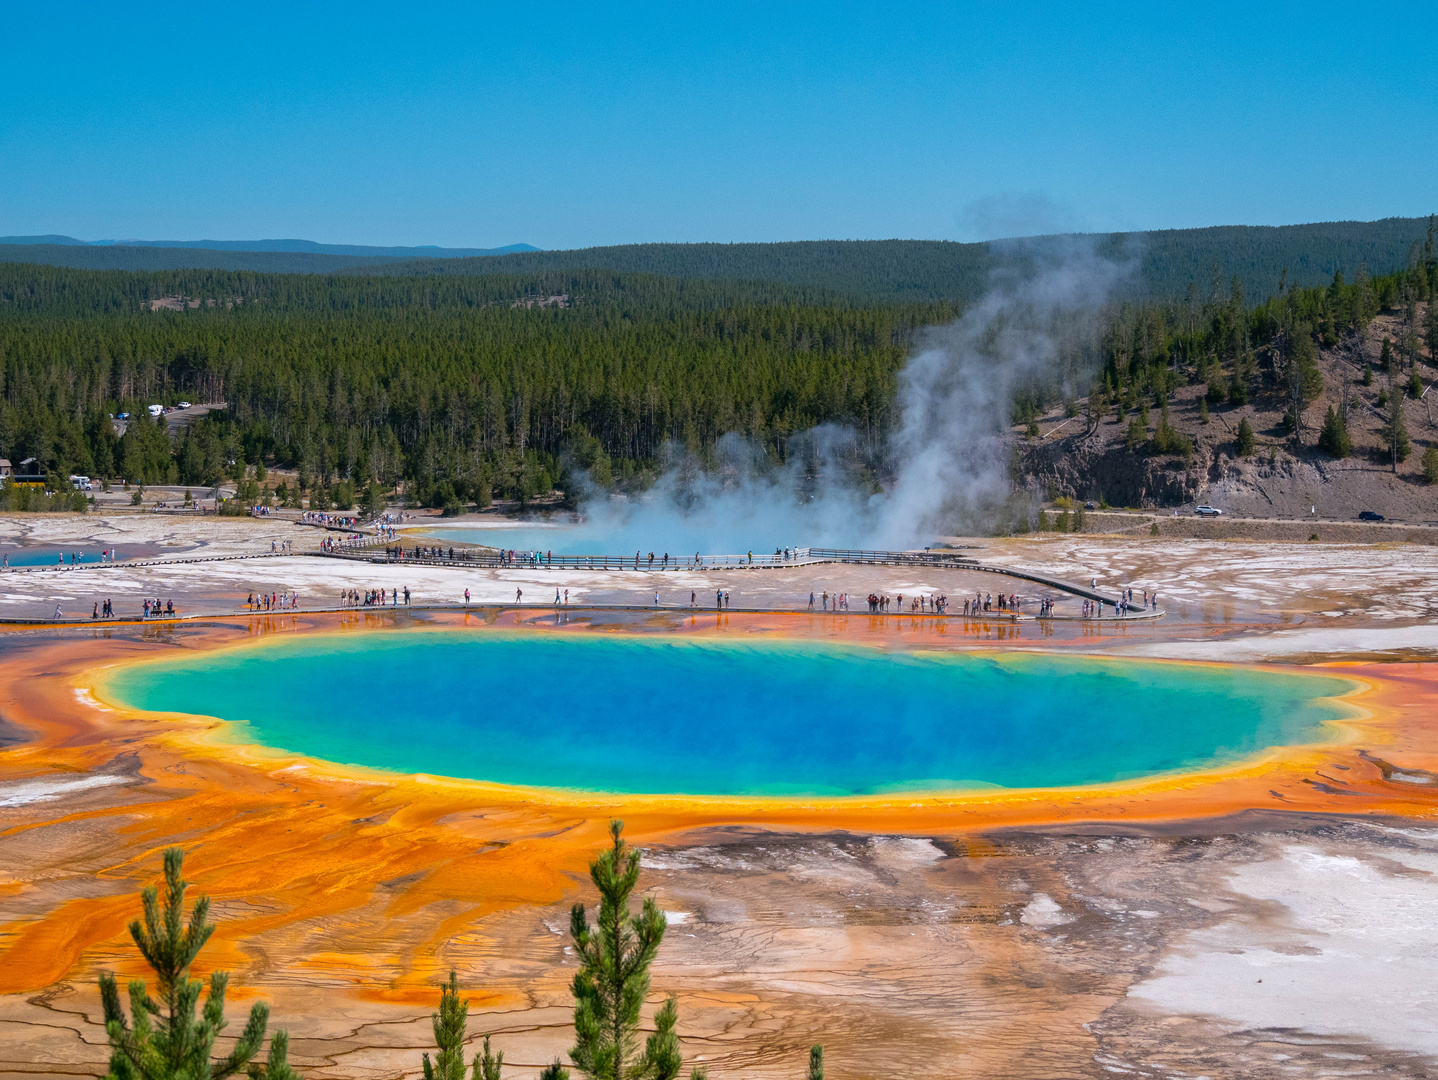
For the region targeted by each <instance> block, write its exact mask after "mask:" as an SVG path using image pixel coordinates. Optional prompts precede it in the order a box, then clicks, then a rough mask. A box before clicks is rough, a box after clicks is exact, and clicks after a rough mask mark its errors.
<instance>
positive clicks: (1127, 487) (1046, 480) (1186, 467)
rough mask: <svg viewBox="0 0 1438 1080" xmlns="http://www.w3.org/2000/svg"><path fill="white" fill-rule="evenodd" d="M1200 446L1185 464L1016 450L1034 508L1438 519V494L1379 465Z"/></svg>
mask: <svg viewBox="0 0 1438 1080" xmlns="http://www.w3.org/2000/svg"><path fill="white" fill-rule="evenodd" d="M1230 450H1231V447H1229V446H1226V445H1225V444H1219V445H1218V446H1205V445H1202V444H1200V445H1199V446H1198V447H1197V448H1196V449H1195V450H1194V452H1193V454H1192V456H1191V457H1190V458H1188V459H1187V460H1184V459H1183V458H1182V457H1179V456H1176V455H1155V454H1151V453H1145V452H1144V451H1143V450H1142V449H1140V450H1136V451H1135V450H1129V449H1128V447H1127V446H1125V445H1124V444H1123V443H1120V442H1115V441H1113V440H1104V439H1103V438H1102V437H1099V438H1089V437H1083V436H1081V437H1078V438H1072V439H1067V440H1063V441H1054V442H1051V443H1033V442H1020V443H1018V444H1017V450H1016V454H1017V459H1016V471H1017V473H1018V479H1017V482H1018V484H1019V486H1021V487H1023V488H1024V489H1025V490H1027V491H1028V492H1029V493H1030V494H1031V495H1032V496H1033V497H1034V498H1036V499H1039V500H1049V499H1053V498H1056V497H1058V496H1065V495H1066V496H1068V497H1069V498H1074V499H1091V500H1093V501H1094V502H1098V501H1099V500H1100V498H1102V499H1104V500H1106V501H1107V502H1108V503H1109V505H1111V506H1131V507H1138V508H1142V509H1166V508H1169V507H1179V506H1185V505H1188V506H1191V505H1192V504H1194V503H1198V502H1207V503H1212V504H1213V505H1214V506H1219V507H1222V508H1223V509H1224V510H1225V511H1226V512H1228V513H1230V514H1240V515H1248V516H1253V517H1283V518H1287V517H1305V518H1306V517H1308V516H1309V515H1310V514H1313V515H1316V516H1318V517H1325V518H1340V519H1348V518H1356V517H1357V515H1358V513H1359V512H1360V511H1362V510H1372V511H1376V512H1377V513H1380V514H1383V515H1385V516H1386V517H1388V518H1389V519H1390V520H1394V521H1409V522H1422V521H1429V520H1432V519H1434V518H1435V517H1438V485H1430V484H1424V483H1422V482H1421V481H1420V480H1419V479H1418V478H1416V477H1413V476H1410V475H1404V474H1401V473H1400V474H1398V475H1394V473H1393V472H1392V469H1391V467H1390V466H1389V465H1388V464H1387V463H1386V462H1383V461H1381V460H1378V459H1377V458H1376V457H1375V456H1374V455H1371V454H1370V455H1357V454H1355V455H1354V456H1352V457H1349V458H1344V459H1343V460H1341V461H1335V460H1333V459H1331V458H1329V457H1328V456H1326V455H1325V454H1322V453H1320V452H1319V451H1317V450H1316V449H1314V448H1312V447H1302V448H1299V449H1298V450H1297V452H1296V453H1294V452H1290V451H1289V450H1287V449H1284V450H1277V449H1273V448H1270V450H1269V452H1267V453H1264V452H1262V451H1260V452H1259V453H1257V454H1255V455H1254V456H1252V457H1248V458H1239V457H1234V456H1231V454H1230V452H1229V451H1230Z"/></svg>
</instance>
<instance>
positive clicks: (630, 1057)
mask: <svg viewBox="0 0 1438 1080" xmlns="http://www.w3.org/2000/svg"><path fill="white" fill-rule="evenodd" d="M623 832H624V823H623V822H622V821H611V822H610V823H609V835H610V838H611V840H612V846H611V847H610V848H609V849H608V850H607V851H603V852H601V853H600V854H599V857H598V858H596V859H595V860H594V861H593V862H592V863H590V864H589V876H590V878H591V879H592V880H593V881H594V885H595V887H596V888H597V889H598V890H599V915H598V918H597V920H596V921H595V924H594V925H593V926H590V924H589V922H588V920H587V919H586V917H585V911H584V905H583V904H575V905H574V907H573V909H572V910H571V911H570V918H569V928H570V934H571V936H572V937H573V938H574V951H575V952H576V953H578V955H579V964H580V967H579V971H578V972H576V973H575V976H574V984H573V992H574V1033H575V1043H574V1048H573V1049H572V1050H570V1051H569V1057H570V1059H571V1060H572V1061H573V1062H574V1064H575V1065H576V1066H577V1067H578V1068H579V1070H580V1071H581V1072H583V1073H584V1074H585V1075H586V1076H587V1077H589V1078H590V1080H674V1077H676V1076H677V1075H679V1070H680V1067H681V1065H682V1064H683V1062H682V1059H681V1057H680V1053H679V1037H678V1036H677V1035H676V1034H675V1031H674V1027H675V1023H676V1022H677V1020H678V1018H679V1006H678V1003H677V1002H676V1001H675V999H674V997H673V996H671V997H670V998H669V999H668V1000H667V1001H665V1003H664V1005H663V1006H662V1007H661V1008H660V1010H659V1012H658V1013H657V1014H655V1017H654V1027H655V1030H654V1033H653V1034H652V1035H650V1036H649V1038H648V1040H647V1041H646V1042H645V1044H644V1048H643V1049H642V1050H640V1049H639V1011H640V1009H641V1008H642V1007H643V1005H644V999H645V997H646V996H647V995H648V993H649V969H650V966H651V965H652V964H653V963H654V957H655V955H656V954H657V953H658V951H659V943H660V942H661V941H663V940H664V928H665V922H664V913H663V912H662V911H660V910H659V905H658V904H656V903H655V902H654V898H653V897H652V896H646V897H645V898H644V903H643V905H642V907H641V910H640V911H639V913H638V914H635V913H633V912H631V911H630V910H629V898H630V895H631V894H632V893H633V891H634V887H635V885H637V884H638V883H639V857H640V853H639V852H638V851H636V850H634V849H632V848H630V847H628V845H626V844H625V843H624V837H623ZM691 1075H692V1076H693V1077H694V1078H696V1080H697V1078H699V1077H702V1076H703V1071H702V1070H700V1069H695V1070H694V1072H693V1073H692V1074H691Z"/></svg>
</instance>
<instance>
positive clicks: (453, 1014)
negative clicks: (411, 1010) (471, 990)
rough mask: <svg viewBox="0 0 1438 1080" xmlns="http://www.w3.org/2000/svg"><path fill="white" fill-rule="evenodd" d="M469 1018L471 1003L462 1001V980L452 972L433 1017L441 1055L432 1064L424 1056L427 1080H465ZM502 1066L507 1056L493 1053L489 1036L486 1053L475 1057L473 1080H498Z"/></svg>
mask: <svg viewBox="0 0 1438 1080" xmlns="http://www.w3.org/2000/svg"><path fill="white" fill-rule="evenodd" d="M468 1017H469V1002H468V1001H461V1000H460V999H459V980H458V978H457V976H456V975H455V973H454V972H453V971H451V972H450V973H449V983H448V984H447V985H445V986H442V987H440V994H439V1012H437V1013H435V1014H434V1015H433V1016H432V1017H431V1022H432V1023H433V1025H434V1043H435V1045H436V1046H437V1047H439V1053H438V1054H437V1055H436V1056H435V1060H434V1062H433V1063H431V1062H430V1060H429V1055H428V1054H425V1055H424V1059H423V1064H424V1080H464V1039H465V1028H466V1026H467V1023H468ZM503 1065H504V1054H502V1053H500V1054H495V1053H493V1052H491V1050H490V1047H489V1036H488V1035H486V1036H485V1037H484V1052H483V1053H482V1054H476V1055H475V1056H474V1062H473V1064H472V1066H471V1069H470V1076H471V1080H499V1072H500V1068H501V1067H502V1066H503Z"/></svg>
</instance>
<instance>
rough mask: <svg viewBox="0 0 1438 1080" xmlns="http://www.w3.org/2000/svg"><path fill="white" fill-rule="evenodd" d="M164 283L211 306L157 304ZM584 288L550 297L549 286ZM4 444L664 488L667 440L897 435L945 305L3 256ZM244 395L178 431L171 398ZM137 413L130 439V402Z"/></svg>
mask: <svg viewBox="0 0 1438 1080" xmlns="http://www.w3.org/2000/svg"><path fill="white" fill-rule="evenodd" d="M157 293H159V294H161V295H178V296H181V297H183V298H189V299H193V300H196V301H198V305H197V306H189V304H188V303H186V304H185V305H184V306H183V307H182V308H181V309H180V310H148V304H147V301H148V300H149V299H150V298H152V297H153V296H154V295H156V294H157ZM556 296H562V297H566V299H565V302H564V304H563V305H562V306H561V305H559V304H554V305H551V306H546V307H538V306H532V305H531V304H530V301H532V300H533V299H534V298H536V297H538V298H552V297H556ZM0 298H3V299H4V300H5V301H6V302H5V303H4V304H0V454H4V455H5V456H7V457H9V458H11V460H18V459H21V458H25V457H30V456H34V457H37V458H40V459H41V460H42V461H43V462H44V464H45V465H46V466H47V467H48V469H49V470H50V471H51V473H52V474H55V475H62V476H63V475H67V474H68V473H71V472H77V473H85V474H86V475H95V476H114V477H117V478H121V479H124V480H126V481H130V482H139V483H146V484H157V483H178V484H187V485H207V484H212V483H215V482H216V481H218V480H219V479H221V478H222V477H224V476H226V475H243V471H244V469H245V467H246V466H247V465H248V466H255V465H267V466H269V467H274V466H276V465H278V466H280V467H282V468H286V469H294V470H297V472H298V474H299V484H300V486H301V487H303V488H305V489H306V490H314V489H320V490H324V489H328V488H329V487H331V486H332V485H335V484H337V483H339V482H341V481H345V482H348V483H349V484H350V485H351V486H352V487H354V488H357V489H361V490H362V489H364V488H365V487H366V486H367V485H368V484H369V483H370V482H372V481H373V482H377V483H379V484H380V485H381V486H382V487H384V488H387V489H392V488H394V487H395V486H396V485H398V484H399V483H400V482H402V481H404V482H407V484H408V485H409V490H410V492H411V493H413V494H415V495H416V497H418V498H419V499H420V500H421V501H422V502H426V503H430V504H434V505H443V504H444V503H446V502H450V501H452V500H453V501H460V502H469V501H474V502H480V503H484V502H487V501H488V499H489V498H490V497H491V496H492V495H500V496H503V497H514V498H520V499H524V498H528V497H532V496H534V495H535V494H537V493H539V492H541V491H543V490H546V489H547V488H548V487H552V486H553V485H554V484H555V483H556V482H558V480H559V479H560V477H561V476H562V475H563V474H564V473H565V472H566V471H567V470H568V469H569V468H571V467H572V464H573V463H575V462H578V463H579V464H580V465H582V466H583V467H584V468H586V469H588V470H590V472H591V473H592V474H593V475H594V477H595V479H596V480H597V482H599V483H601V484H604V483H608V484H624V483H642V482H643V480H644V478H645V476H646V475H649V474H650V473H652V470H653V469H654V468H655V465H656V463H657V462H658V460H659V458H660V456H661V453H662V451H663V448H664V446H665V445H666V444H668V443H681V444H684V445H686V446H688V447H691V448H693V449H696V450H702V449H703V448H705V447H708V446H711V445H712V444H713V442H714V440H716V439H717V438H718V437H719V436H720V435H723V434H725V433H726V432H731V431H742V432H744V433H746V434H748V435H749V436H750V437H752V438H753V439H754V440H755V441H756V442H757V443H758V444H760V445H762V446H764V447H765V448H766V449H768V450H769V451H770V452H771V453H772V454H774V455H775V456H776V457H777V458H779V459H782V458H783V456H784V455H785V453H786V447H787V443H788V440H789V438H790V437H791V436H792V435H793V434H794V433H796V432H802V431H805V430H807V429H809V428H811V427H813V426H815V425H817V424H822V423H826V422H843V423H847V424H852V425H853V426H854V427H855V429H856V430H857V431H859V432H860V434H861V439H862V440H863V441H864V442H865V444H866V445H868V446H870V447H878V446H880V445H881V444H882V443H883V441H884V439H885V438H886V436H887V433H888V430H889V428H890V427H891V425H892V423H893V420H894V417H893V399H894V385H895V383H894V380H895V374H896V372H897V371H898V369H899V368H900V367H901V366H902V364H903V361H904V357H905V355H906V353H907V351H908V349H909V346H910V343H911V341H912V338H913V334H914V332H915V331H916V330H917V329H918V328H919V327H921V326H924V325H927V324H930V323H934V322H942V321H947V320H949V319H952V318H953V317H954V314H955V311H954V309H953V308H952V307H951V306H949V305H946V304H921V305H899V306H879V305H866V306H860V305H847V304H837V303H830V302H827V300H824V299H823V298H820V299H819V300H815V299H814V298H811V297H807V296H804V295H799V296H790V295H788V294H786V293H785V291H784V290H783V289H780V288H778V287H775V286H770V285H760V286H749V285H744V284H743V283H732V282H729V283H718V282H683V281H673V280H670V279H664V278H656V277H651V276H642V275H627V276H626V275H615V274H608V273H592V274H568V275H546V276H541V277H539V278H534V279H518V278H510V277H504V278H495V279H486V278H473V277H469V278H436V279H414V278H319V277H299V276H278V277H277V276H266V275H245V274H224V273H212V272H205V273H195V274H192V273H190V272H175V273H172V274H167V275H123V274H112V273H99V272H86V271H71V270H63V269H58V268H51V267H42V268H34V267H31V268H24V267H14V266H8V267H0ZM179 400H189V401H193V402H205V403H218V402H223V403H224V404H225V406H226V407H225V409H223V410H222V411H219V412H216V413H213V414H211V416H210V417H208V418H206V419H204V420H200V421H197V422H196V423H194V424H191V425H190V426H188V427H186V428H184V429H182V430H181V432H180V433H179V435H178V437H177V438H176V439H174V440H169V439H168V438H167V437H166V436H165V433H164V431H163V428H162V425H161V424H157V423H152V422H150V421H149V419H148V418H147V417H146V416H145V415H144V410H145V406H146V405H148V404H152V403H158V404H174V403H176V402H177V401H179ZM121 413H129V414H130V418H129V421H128V425H127V426H125V428H124V434H123V436H122V437H121V436H117V435H116V434H115V425H114V424H112V422H111V418H112V416H116V417H117V416H119V414H121Z"/></svg>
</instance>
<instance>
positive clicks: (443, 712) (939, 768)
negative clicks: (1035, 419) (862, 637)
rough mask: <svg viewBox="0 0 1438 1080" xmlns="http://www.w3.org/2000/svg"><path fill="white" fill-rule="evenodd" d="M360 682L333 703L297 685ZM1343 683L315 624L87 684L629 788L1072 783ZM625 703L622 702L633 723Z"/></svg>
mask: <svg viewBox="0 0 1438 1080" xmlns="http://www.w3.org/2000/svg"><path fill="white" fill-rule="evenodd" d="M350 686H371V687H373V691H372V692H370V693H367V694H366V702H367V704H366V707H364V708H359V709H355V710H351V711H347V712H346V713H345V715H344V716H343V717H335V716H333V715H330V714H329V713H328V712H327V711H325V710H323V709H320V710H317V709H315V708H314V694H315V690H316V688H319V687H350ZM1352 688H1353V684H1351V683H1349V682H1347V681H1345V680H1342V679H1335V678H1328V677H1320V676H1313V675H1296V674H1291V673H1277V672H1272V671H1256V670H1251V669H1246V668H1241V667H1223V666H1216V665H1192V664H1173V663H1158V662H1145V661H1122V660H1113V659H1094V658H1086V657H1077V656H1053V655H1042V654H1023V653H1003V654H974V653H968V654H953V653H936V652H923V651H917V652H915V651H901V650H892V649H880V648H874V647H866V646H858V645H830V644H822V643H815V642H778V641H764V642H735V641H732V640H712V639H711V640H703V641H699V640H681V641H674V640H657V639H655V638H652V637H646V636H637V635H635V636H631V635H619V636H613V635H609V636H604V637H590V636H575V635H554V634H545V633H542V632H530V633H518V634H516V633H504V634H496V633H485V632H478V633H476V632H472V631H471V632H466V631H458V632H454V631H410V632H405V631H391V632H377V633H372V634H361V635H349V636H337V635H315V636H310V637H303V638H289V639H282V640H279V641H273V642H267V643H263V644H260V645H257V646H252V647H245V648H239V649H231V650H224V651H218V652H213V653H209V654H206V655H203V656H198V657H197V656H190V655H180V656H177V657H171V658H167V659H165V660H162V661H158V662H150V663H144V664H138V665H133V666H130V667H126V668H121V669H120V670H119V671H118V672H116V673H115V674H113V675H112V676H111V677H110V678H109V679H108V680H107V681H106V683H105V684H104V686H103V688H102V691H101V692H102V693H103V694H104V695H105V696H106V697H108V698H109V699H110V700H112V701H113V702H114V703H116V704H119V705H123V706H127V707H130V708H134V709H140V710H145V711H148V712H158V713H195V714H201V715H206V716H214V717H218V718H220V719H224V720H229V721H235V722H237V723H238V725H239V728H238V730H237V731H236V732H235V737H237V738H243V739H246V740H249V741H253V742H255V743H259V744H262V745H265V746H270V747H274V748H277V749H280V750H285V751H290V752H296V753H303V754H306V755H309V756H313V757H317V758H320V759H326V760H329V761H332V762H337V763H342V764H348V765H360V766H366V767H371V768H384V769H389V770H393V771H396V772H401V773H424V774H432V775H443V776H453V777H460V778H467V779H474V780H483V781H489V782H492V783H499V784H507V785H518V786H523V787H548V788H563V789H570V790H576V791H586V790H587V791H603V792H615V793H636V794H666V793H673V794H688V795H746V796H753V795H773V796H785V795H824V796H851V795H872V794H876V793H883V792H887V791H905V790H907V791H948V790H973V789H983V788H989V789H991V788H1023V787H1060V786H1069V785H1093V784H1104V783H1111V782H1114V781H1120V780H1129V779H1134V778H1137V777H1142V776H1148V775H1153V774H1157V773H1168V772H1176V771H1182V770H1195V769H1203V768H1211V767H1213V766H1216V765H1223V764H1229V763H1232V762H1235V761H1238V760H1240V759H1242V758H1244V757H1245V756H1248V755H1252V754H1254V753H1256V752H1259V751H1261V750H1264V749H1266V748H1269V747H1275V746H1282V745H1295V744H1302V743H1314V742H1322V741H1325V740H1331V739H1333V738H1334V737H1335V735H1336V732H1335V730H1334V729H1333V727H1332V726H1331V725H1330V724H1329V723H1328V722H1330V721H1334V720H1337V719H1339V718H1341V717H1344V716H1347V715H1350V714H1349V711H1348V710H1346V709H1345V708H1344V707H1343V706H1342V705H1340V704H1338V703H1336V702H1334V701H1332V700H1331V699H1332V698H1333V697H1335V696H1337V695H1341V694H1343V693H1345V692H1348V691H1350V690H1351V689H1352ZM641 718H642V719H641Z"/></svg>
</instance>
